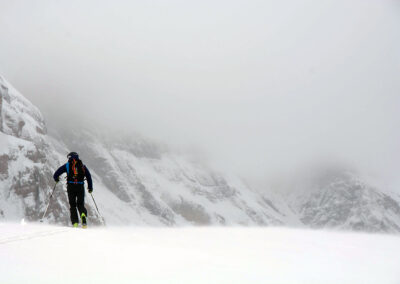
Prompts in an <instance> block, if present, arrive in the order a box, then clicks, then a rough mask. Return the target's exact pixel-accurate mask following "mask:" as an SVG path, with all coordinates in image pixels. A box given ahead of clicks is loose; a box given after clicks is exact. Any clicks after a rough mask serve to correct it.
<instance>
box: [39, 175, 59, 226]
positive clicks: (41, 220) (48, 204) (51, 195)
mask: <svg viewBox="0 0 400 284" xmlns="http://www.w3.org/2000/svg"><path fill="white" fill-rule="evenodd" d="M57 183H58V181H57V182H56V184H55V185H54V187H53V191H52V192H51V194H50V198H49V203H47V207H46V210H45V211H44V213H43V216H42V218H40V222H43V218H44V216H45V215H46V213H47V210H48V209H49V206H50V201H51V198H52V197H53V193H54V191H55V189H56V186H57Z"/></svg>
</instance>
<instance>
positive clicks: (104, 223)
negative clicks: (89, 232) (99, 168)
mask: <svg viewBox="0 0 400 284" xmlns="http://www.w3.org/2000/svg"><path fill="white" fill-rule="evenodd" d="M90 196H91V197H92V200H93V203H94V206H96V210H97V214H99V217H100V218H101V220H102V221H103V225H104V226H105V225H106V222H105V220H104V218H103V216H101V214H100V212H99V208H98V207H97V204H96V201H95V200H94V197H93V194H92V193H90Z"/></svg>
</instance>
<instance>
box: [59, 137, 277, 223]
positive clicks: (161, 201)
mask: <svg viewBox="0 0 400 284" xmlns="http://www.w3.org/2000/svg"><path fill="white" fill-rule="evenodd" d="M102 137H103V138H102ZM54 141H63V143H64V144H65V148H68V149H73V150H74V151H78V152H79V153H81V155H82V159H84V161H85V163H86V165H87V166H88V167H89V168H90V169H91V170H92V171H93V172H94V173H95V176H96V177H95V178H96V186H95V187H97V188H98V190H96V194H97V196H98V197H99V200H100V203H101V205H102V208H104V212H105V214H106V218H107V219H116V218H117V219H120V220H125V222H129V223H134V224H140V223H143V222H144V223H146V224H153V225H167V226H173V225H234V224H236V225H272V224H274V225H276V224H282V223H283V221H282V220H281V219H280V217H282V216H279V214H277V212H275V211H274V210H273V209H271V207H270V206H268V205H267V204H266V203H264V202H263V201H262V198H261V195H259V194H258V193H256V192H254V191H252V190H251V189H250V188H249V187H247V186H246V185H244V184H243V183H242V182H241V181H240V180H239V179H237V178H235V177H229V176H227V175H223V174H218V173H216V172H214V171H212V170H210V169H208V168H207V167H206V166H200V165H199V164H196V163H192V162H189V161H188V160H187V159H185V158H184V157H182V156H179V155H176V154H174V153H171V152H169V151H168V150H167V149H166V147H165V146H162V145H157V144H154V143H152V142H149V141H146V140H145V139H143V138H138V137H136V138H134V139H133V138H127V137H118V138H113V139H112V140H109V139H107V138H105V137H104V135H101V134H99V133H96V132H95V131H83V132H82V131H80V132H69V133H68V132H65V131H64V132H63V136H62V137H61V136H60V137H58V138H57V139H54ZM60 148H61V147H60ZM107 196H109V197H107ZM128 216H129V218H127V217H128ZM127 219H128V220H127ZM115 221H117V220H115Z"/></svg>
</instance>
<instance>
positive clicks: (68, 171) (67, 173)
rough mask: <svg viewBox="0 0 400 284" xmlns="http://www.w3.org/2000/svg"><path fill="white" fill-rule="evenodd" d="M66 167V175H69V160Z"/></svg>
mask: <svg viewBox="0 0 400 284" xmlns="http://www.w3.org/2000/svg"><path fill="white" fill-rule="evenodd" d="M66 167H67V176H69V161H68V162H67V164H66Z"/></svg>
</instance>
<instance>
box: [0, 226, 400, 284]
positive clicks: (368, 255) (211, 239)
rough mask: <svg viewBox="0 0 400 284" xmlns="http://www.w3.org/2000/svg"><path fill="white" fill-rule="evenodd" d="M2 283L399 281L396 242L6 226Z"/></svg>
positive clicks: (264, 232) (203, 230)
mask: <svg viewBox="0 0 400 284" xmlns="http://www.w3.org/2000/svg"><path fill="white" fill-rule="evenodd" d="M0 231H1V236H0V283H7V284H14V283H18V284H19V283H33V284H34V283H41V284H43V283H51V284H54V283H58V284H61V283H68V284H70V283H76V284H78V283H85V284H89V283H96V284H101V283H107V284H108V283H163V284H164V283H207V284H209V283H218V284H221V283H229V284H232V283H252V284H254V283H308V284H311V283H324V284H328V283H335V284H337V283H342V284H343V283H351V284H355V283H364V284H365V283H373V284H376V283H382V284H389V283H393V284H395V283H396V284H398V283H400V271H399V269H398V268H399V263H400V238H399V237H398V236H390V235H378V234H361V233H338V232H329V231H312V230H303V229H286V228H285V229H284V228H277V227H275V228H233V227H231V228H215V227H213V228H209V227H198V228H135V227H124V228H118V227H111V228H110V227H107V228H89V229H87V230H83V229H74V228H65V227H55V226H49V225H32V224H25V225H21V224H7V223H1V224H0Z"/></svg>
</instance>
